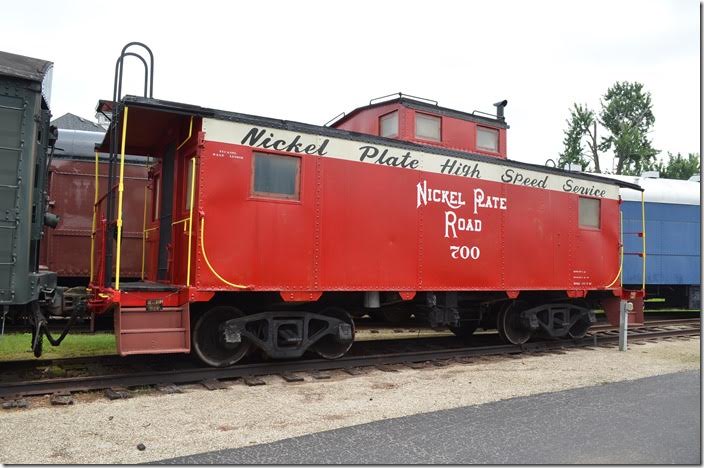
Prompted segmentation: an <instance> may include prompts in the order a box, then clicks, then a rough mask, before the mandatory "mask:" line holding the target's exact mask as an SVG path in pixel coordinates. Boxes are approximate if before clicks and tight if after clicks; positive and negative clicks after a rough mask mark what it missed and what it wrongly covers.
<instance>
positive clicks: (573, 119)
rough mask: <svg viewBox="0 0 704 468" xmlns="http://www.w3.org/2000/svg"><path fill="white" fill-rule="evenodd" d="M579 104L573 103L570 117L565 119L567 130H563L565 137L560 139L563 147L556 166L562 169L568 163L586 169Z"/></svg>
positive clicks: (587, 163) (586, 161) (586, 162)
mask: <svg viewBox="0 0 704 468" xmlns="http://www.w3.org/2000/svg"><path fill="white" fill-rule="evenodd" d="M580 110H581V106H580V105H579V104H576V103H575V104H574V109H570V118H569V119H567V121H566V122H567V130H565V131H564V133H565V139H564V140H562V142H563V144H564V145H565V149H564V150H563V151H562V153H560V159H559V160H558V162H557V167H559V168H562V169H564V168H565V167H566V166H567V165H568V164H579V165H580V167H581V168H582V170H584V169H586V167H587V166H588V165H589V161H588V160H587V159H586V158H585V157H584V147H583V145H582V138H583V137H584V130H583V128H582V127H583V125H582V122H581V119H580V114H579V112H580Z"/></svg>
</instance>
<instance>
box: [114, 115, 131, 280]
mask: <svg viewBox="0 0 704 468" xmlns="http://www.w3.org/2000/svg"><path fill="white" fill-rule="evenodd" d="M129 110H130V108H129V107H127V106H125V121H124V122H123V123H122V149H121V151H120V181H119V183H118V185H117V249H116V250H117V251H116V252H115V253H116V256H117V259H116V260H115V290H117V291H119V290H120V253H121V252H122V192H123V191H124V189H125V185H124V179H125V140H126V139H127V115H128V113H129Z"/></svg>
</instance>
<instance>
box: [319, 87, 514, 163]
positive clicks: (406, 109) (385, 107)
mask: <svg viewBox="0 0 704 468" xmlns="http://www.w3.org/2000/svg"><path fill="white" fill-rule="evenodd" d="M389 98H391V99H389ZM507 103H508V101H506V100H503V101H500V102H497V103H495V104H494V106H495V107H496V115H493V114H488V113H485V112H480V111H476V110H475V111H473V112H472V113H468V112H462V111H458V110H454V109H448V108H446V107H440V106H438V103H437V101H433V100H430V99H422V98H417V97H415V96H409V95H406V94H402V93H397V94H392V95H389V96H384V97H381V98H377V99H372V100H371V101H369V105H367V106H364V107H359V108H357V109H355V110H353V111H352V112H350V113H349V114H346V115H343V116H342V118H340V119H338V120H336V121H334V123H332V125H331V126H332V127H334V128H339V129H343V130H350V131H355V132H360V133H366V134H369V135H376V136H381V137H385V138H393V139H398V140H405V141H410V142H414V143H419V144H423V145H430V146H439V147H443V148H448V149H454V150H460V151H467V152H470V153H479V154H483V155H486V156H493V157H496V158H502V159H505V158H506V157H507V152H506V130H507V129H508V128H509V126H508V125H507V124H506V118H505V116H504V108H505V107H506V105H507Z"/></svg>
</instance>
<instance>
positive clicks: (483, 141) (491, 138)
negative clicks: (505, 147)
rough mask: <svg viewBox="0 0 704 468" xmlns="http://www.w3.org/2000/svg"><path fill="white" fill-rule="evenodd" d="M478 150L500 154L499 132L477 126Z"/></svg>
mask: <svg viewBox="0 0 704 468" xmlns="http://www.w3.org/2000/svg"><path fill="white" fill-rule="evenodd" d="M477 148H479V149H482V150H484V151H492V152H494V153H498V152H499V131H498V130H494V129H493V128H486V127H479V126H477Z"/></svg>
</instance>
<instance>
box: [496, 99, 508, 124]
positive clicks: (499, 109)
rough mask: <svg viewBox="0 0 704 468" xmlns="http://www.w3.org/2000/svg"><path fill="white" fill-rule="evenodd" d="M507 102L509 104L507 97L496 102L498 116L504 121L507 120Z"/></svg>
mask: <svg viewBox="0 0 704 468" xmlns="http://www.w3.org/2000/svg"><path fill="white" fill-rule="evenodd" d="M506 104H508V101H507V100H506V99H504V100H503V101H499V102H495V103H494V106H496V118H497V119H499V120H500V121H502V122H505V121H506V118H505V117H504V107H506Z"/></svg>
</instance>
